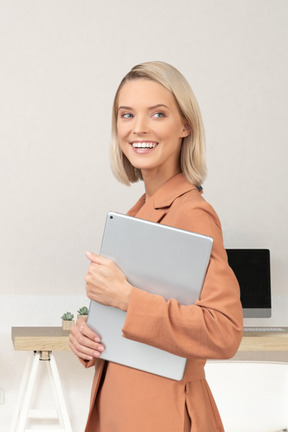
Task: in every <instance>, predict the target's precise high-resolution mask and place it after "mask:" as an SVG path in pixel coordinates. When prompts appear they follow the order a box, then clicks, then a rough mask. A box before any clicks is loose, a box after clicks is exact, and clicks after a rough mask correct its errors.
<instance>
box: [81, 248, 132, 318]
mask: <svg viewBox="0 0 288 432" xmlns="http://www.w3.org/2000/svg"><path fill="white" fill-rule="evenodd" d="M86 255H87V257H88V258H89V260H90V261H91V264H90V266H89V270H88V274H87V276H86V278H85V281H86V293H87V297H88V298H90V299H91V300H95V301H96V302H98V303H101V304H104V305H107V306H114V307H116V308H118V309H122V310H124V311H127V309H128V304H129V300H130V295H131V291H132V285H130V284H129V282H128V281H127V279H126V276H125V274H124V273H123V272H122V271H121V270H120V269H119V267H118V266H117V265H116V264H115V263H114V262H113V261H111V260H110V259H108V258H104V257H102V256H100V255H95V254H92V253H91V252H87V254H86Z"/></svg>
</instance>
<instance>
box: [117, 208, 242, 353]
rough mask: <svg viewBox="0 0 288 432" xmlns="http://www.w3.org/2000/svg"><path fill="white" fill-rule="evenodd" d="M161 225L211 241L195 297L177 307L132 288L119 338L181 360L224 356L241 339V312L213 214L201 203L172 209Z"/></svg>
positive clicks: (238, 298) (232, 277) (235, 280)
mask: <svg viewBox="0 0 288 432" xmlns="http://www.w3.org/2000/svg"><path fill="white" fill-rule="evenodd" d="M168 222H169V223H168ZM164 223H166V221H164ZM167 224H168V225H172V226H175V227H177V228H182V229H186V230H190V231H193V232H197V233H201V234H205V235H209V236H211V237H212V238H213V239H214V242H213V248H212V253H211V258H210V262H209V266H208V270H207V274H206V277H205V281H204V284H203V288H202V292H201V297H200V298H199V300H198V301H197V302H196V303H195V304H193V305H188V306H183V305H180V304H179V303H178V302H177V301H176V300H175V299H171V300H169V301H166V300H165V299H164V298H163V297H161V296H157V295H155V294H150V293H147V292H146V291H143V290H140V289H138V288H137V287H134V288H133V291H132V295H131V300H130V303H129V307H128V311H127V315H126V320H125V323H124V327H123V329H122V331H123V336H124V337H125V338H128V339H131V340H135V341H139V342H143V343H146V344H148V345H152V346H155V347H157V348H160V349H163V350H165V351H168V352H171V353H173V354H176V355H179V356H182V357H186V358H198V359H199V358H201V359H209V358H211V359H216V358H218V359H219V358H230V357H232V356H233V355H234V354H235V353H236V351H237V349H238V347H239V344H240V341H241V338H242V327H243V313H242V307H241V302H240V290H239V285H238V282H237V279H236V277H235V275H234V273H233V271H232V270H231V268H230V267H229V265H228V260H227V254H226V251H225V249H224V245H223V239H222V230H221V224H220V221H219V219H218V216H217V215H216V213H215V211H214V210H213V208H212V207H211V206H210V205H209V204H208V203H207V202H206V201H204V200H203V202H200V203H198V204H196V205H195V204H194V203H192V204H190V203H189V204H188V205H187V203H186V204H185V205H183V206H182V207H181V209H179V208H178V209H177V211H173V209H172V210H171V214H170V212H169V220H168V218H167Z"/></svg>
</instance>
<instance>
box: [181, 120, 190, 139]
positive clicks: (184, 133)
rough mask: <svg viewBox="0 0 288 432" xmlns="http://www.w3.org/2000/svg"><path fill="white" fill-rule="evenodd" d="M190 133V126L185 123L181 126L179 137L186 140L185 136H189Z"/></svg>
mask: <svg viewBox="0 0 288 432" xmlns="http://www.w3.org/2000/svg"><path fill="white" fill-rule="evenodd" d="M190 133H191V126H190V125H189V124H188V123H185V124H184V125H183V129H182V134H181V137H182V138H186V137H187V136H189V135H190Z"/></svg>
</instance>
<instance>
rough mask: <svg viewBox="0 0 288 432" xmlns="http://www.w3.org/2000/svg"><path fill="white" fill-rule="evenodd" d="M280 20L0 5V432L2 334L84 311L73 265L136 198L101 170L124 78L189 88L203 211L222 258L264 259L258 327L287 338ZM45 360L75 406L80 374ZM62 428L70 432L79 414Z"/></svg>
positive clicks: (203, 10)
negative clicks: (196, 120) (220, 240)
mask: <svg viewBox="0 0 288 432" xmlns="http://www.w3.org/2000/svg"><path fill="white" fill-rule="evenodd" d="M287 12H288V3H287V1H286V0H273V1H272V0H252V1H251V0H242V1H241V2H240V1H238V0H218V1H214V0H201V2H200V1H196V0H180V1H179V2H172V1H171V0H158V1H157V2H155V1H154V0H145V1H143V0H139V1H137V2H135V1H134V0H124V1H122V2H119V1H116V0H107V1H106V2H100V1H95V0H94V1H92V0H85V1H82V0H81V1H80V0H49V1H44V0H26V1H25V2H24V1H22V0H1V2H0V52H1V56H0V62H1V64H0V71H1V80H0V94H1V98H0V118H1V128H0V167H1V169H0V203H1V204H0V205H1V212H0V217H1V223H0V238H1V242H0V263H1V264H0V293H1V295H0V301H1V311H2V313H1V328H0V338H1V344H0V388H4V390H5V394H6V399H5V404H4V405H0V425H1V426H0V428H1V427H3V428H4V429H1V431H2V430H3V432H4V431H5V432H6V431H7V427H8V425H9V422H10V421H11V416H12V413H13V402H14V400H15V397H16V394H17V386H18V382H19V379H20V377H21V373H22V371H23V360H24V358H25V357H26V353H21V352H14V350H13V346H12V344H11V338H10V329H11V326H16V325H40V326H41V325H58V324H59V325H60V315H61V314H62V313H63V312H64V311H66V310H69V309H71V310H72V311H73V312H76V310H77V308H78V307H79V306H82V304H85V302H86V299H85V293H84V282H83V278H84V276H85V273H86V270H87V260H86V258H85V251H86V250H87V249H92V250H94V251H96V252H97V251H98V249H99V242H100V239H101V233H102V229H103V224H104V220H105V215H106V212H107V211H108V210H117V211H120V212H121V211H122V212H125V211H126V210H127V209H128V208H129V207H130V206H131V205H132V204H133V203H134V202H135V200H136V199H137V197H138V196H139V194H140V193H142V185H141V184H139V185H135V186H133V187H131V188H127V187H125V186H122V185H120V184H118V183H117V182H116V180H115V179H114V178H113V176H112V174H111V172H110V169H109V162H108V160H109V139H110V117H111V104H112V100H113V96H114V92H115V90H116V87H117V85H118V83H119V81H120V79H121V78H122V77H123V75H124V74H125V73H126V72H127V71H128V70H129V69H130V68H131V67H132V66H134V65H135V64H137V63H138V62H142V61H148V60H155V59H157V60H163V61H167V62H169V63H171V64H173V65H175V66H176V67H177V68H178V69H179V70H180V71H181V72H183V74H184V75H185V76H186V77H187V79H188V80H189V82H190V83H191V85H192V88H193V89H194V91H195V94H196V97H197V98H198V101H199V104H200V107H201V109H202V113H203V118H204V122H205V126H206V136H207V156H208V168H209V176H208V180H207V181H206V183H205V185H204V190H205V197H206V199H207V200H208V201H210V202H211V204H212V205H213V206H214V207H215V209H216V210H217V212H218V214H219V216H220V218H221V221H222V225H223V231H224V239H225V246H226V247H256V248H258V247H259V248H261V247H263V248H269V249H270V250H271V259H272V288H273V318H272V320H270V321H269V323H271V324H275V325H288V318H287V313H286V311H287V307H288V293H287V288H286V280H287V278H286V263H287V258H288V252H287V241H288V235H287V234H288V230H287V225H286V224H287V220H288V204H287V199H286V197H287V192H288V190H287V189H288V187H287V183H288V182H287V167H286V164H287V156H288V151H287V135H288V133H287V132H288V126H287V78H286V77H287V33H288V29H287V19H286V17H287ZM285 120H286V121H285ZM86 304H87V302H86ZM248 323H252V324H254V320H250V321H249V322H248ZM57 356H58V357H57V358H58V360H59V363H60V365H62V366H61V367H62V370H63V371H65V372H64V375H65V374H66V375H65V377H66V378H65V388H66V389H67V386H68V388H71V387H72V384H71V383H72V382H73V381H72V380H73V379H74V378H75V379H76V378H77V379H80V378H79V377H81V380H82V382H83V386H84V387H83V389H84V388H85V390H83V393H87V394H88V393H89V389H90V381H91V372H90V371H84V370H83V369H82V368H81V366H80V367H79V365H78V362H76V361H74V360H72V357H71V356H72V355H71V353H63V354H61V353H58V354H57ZM67 356H68V357H69V356H70V357H69V361H67V365H66V364H65V367H63V364H64V363H65V362H66V359H68V357H67ZM70 358H71V360H70ZM64 359H65V361H64ZM60 373H61V370H60ZM68 373H69V374H70V376H71V378H69V380H68V378H67V376H68ZM73 377H74V378H73ZM63 379H64V378H63ZM68 382H69V383H70V384H68ZM69 385H70V387H69ZM87 400H88V399H87ZM69 403H70V405H69V409H70V411H71V413H73V416H74V417H75V409H74V408H75V406H77V402H76V401H75V399H73V398H72V399H70V402H69ZM83 406H84V403H83ZM1 416H2V418H1ZM76 416H77V418H74V425H75V428H76V429H75V430H76V432H78V430H81V428H82V427H83V426H81V425H82V424H83V421H84V420H85V419H84V417H85V416H86V411H85V408H83V410H80V411H79V410H78V411H77V415H76ZM83 419H84V420H83ZM2 424H3V425H4V426H2Z"/></svg>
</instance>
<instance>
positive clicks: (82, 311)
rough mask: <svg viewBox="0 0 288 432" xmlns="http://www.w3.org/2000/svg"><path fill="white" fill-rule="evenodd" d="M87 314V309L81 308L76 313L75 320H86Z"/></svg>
mask: <svg viewBox="0 0 288 432" xmlns="http://www.w3.org/2000/svg"><path fill="white" fill-rule="evenodd" d="M88 312H89V310H88V308H87V307H86V306H82V307H81V308H79V309H78V311H77V313H78V316H77V318H87V315H88Z"/></svg>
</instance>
